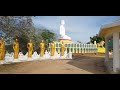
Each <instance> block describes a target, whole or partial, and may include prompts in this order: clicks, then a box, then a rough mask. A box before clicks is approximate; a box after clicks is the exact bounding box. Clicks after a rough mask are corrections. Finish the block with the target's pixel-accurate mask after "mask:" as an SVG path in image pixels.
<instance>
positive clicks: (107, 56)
mask: <svg viewBox="0 0 120 90" xmlns="http://www.w3.org/2000/svg"><path fill="white" fill-rule="evenodd" d="M108 41H109V39H108V38H107V37H105V62H106V61H108V60H109V49H108Z"/></svg>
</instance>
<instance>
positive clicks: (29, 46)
mask: <svg viewBox="0 0 120 90" xmlns="http://www.w3.org/2000/svg"><path fill="white" fill-rule="evenodd" d="M27 48H28V57H29V58H31V57H32V51H33V44H32V43H31V42H29V43H28V44H27Z"/></svg>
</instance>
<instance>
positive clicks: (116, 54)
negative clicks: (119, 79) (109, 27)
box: [113, 32, 119, 72]
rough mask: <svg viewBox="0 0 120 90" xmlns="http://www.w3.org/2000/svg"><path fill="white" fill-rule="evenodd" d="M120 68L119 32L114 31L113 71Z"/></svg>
mask: <svg viewBox="0 0 120 90" xmlns="http://www.w3.org/2000/svg"><path fill="white" fill-rule="evenodd" d="M118 68H119V33H118V32H114V33H113V71H114V72H117V69H118Z"/></svg>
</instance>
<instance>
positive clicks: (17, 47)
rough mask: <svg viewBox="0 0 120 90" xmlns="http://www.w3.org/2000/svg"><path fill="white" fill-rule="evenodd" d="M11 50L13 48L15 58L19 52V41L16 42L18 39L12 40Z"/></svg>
mask: <svg viewBox="0 0 120 90" xmlns="http://www.w3.org/2000/svg"><path fill="white" fill-rule="evenodd" d="M13 50H14V59H17V58H18V54H19V42H18V39H15V41H14V42H13Z"/></svg>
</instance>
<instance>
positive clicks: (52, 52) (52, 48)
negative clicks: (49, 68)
mask: <svg viewBox="0 0 120 90" xmlns="http://www.w3.org/2000/svg"><path fill="white" fill-rule="evenodd" d="M54 53H55V43H54V41H53V43H51V56H54Z"/></svg>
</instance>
